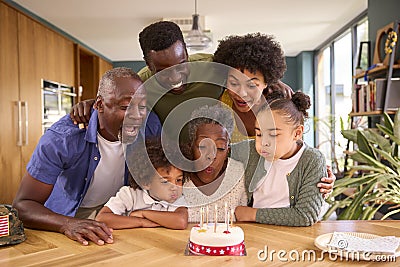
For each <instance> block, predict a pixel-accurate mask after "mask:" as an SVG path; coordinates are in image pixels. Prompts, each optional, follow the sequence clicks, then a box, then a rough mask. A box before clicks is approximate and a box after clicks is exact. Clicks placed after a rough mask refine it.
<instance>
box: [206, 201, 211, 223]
mask: <svg viewBox="0 0 400 267" xmlns="http://www.w3.org/2000/svg"><path fill="white" fill-rule="evenodd" d="M209 212H210V209H209V208H208V205H207V207H206V227H208V213H209Z"/></svg>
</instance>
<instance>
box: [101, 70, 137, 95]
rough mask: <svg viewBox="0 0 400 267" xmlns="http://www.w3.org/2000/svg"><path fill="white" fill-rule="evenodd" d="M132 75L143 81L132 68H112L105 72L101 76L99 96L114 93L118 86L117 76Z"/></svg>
mask: <svg viewBox="0 0 400 267" xmlns="http://www.w3.org/2000/svg"><path fill="white" fill-rule="evenodd" d="M129 77H132V78H133V79H135V80H139V81H142V80H141V79H140V77H139V75H137V74H136V73H135V72H134V71H133V70H132V69H130V68H125V67H118V68H114V69H111V70H109V71H107V72H106V73H104V75H103V76H102V77H101V80H100V83H99V90H98V91H97V96H102V97H105V96H107V95H109V94H112V93H113V92H114V90H115V87H116V79H117V78H129Z"/></svg>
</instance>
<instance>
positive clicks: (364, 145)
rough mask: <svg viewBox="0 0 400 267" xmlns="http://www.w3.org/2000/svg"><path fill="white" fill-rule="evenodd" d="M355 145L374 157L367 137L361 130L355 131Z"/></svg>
mask: <svg viewBox="0 0 400 267" xmlns="http://www.w3.org/2000/svg"><path fill="white" fill-rule="evenodd" d="M357 145H358V149H359V151H361V152H363V153H365V154H367V155H369V156H371V157H374V158H376V157H375V155H374V152H373V151H372V149H371V146H370V144H369V142H368V139H367V138H366V137H365V134H364V133H363V132H362V131H358V132H357Z"/></svg>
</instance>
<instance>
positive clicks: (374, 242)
mask: <svg viewBox="0 0 400 267" xmlns="http://www.w3.org/2000/svg"><path fill="white" fill-rule="evenodd" d="M355 234H357V233H355ZM399 245H400V238H397V237H395V236H383V237H376V238H362V237H358V236H355V235H352V234H351V233H346V232H334V233H333V235H332V238H331V241H330V242H329V244H328V246H329V247H330V248H334V249H338V250H346V251H364V252H371V253H388V254H395V253H396V250H397V249H398V247H399Z"/></svg>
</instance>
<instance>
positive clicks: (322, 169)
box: [231, 140, 327, 226]
mask: <svg viewBox="0 0 400 267" xmlns="http://www.w3.org/2000/svg"><path fill="white" fill-rule="evenodd" d="M231 157H232V158H234V159H236V160H239V161H241V162H243V164H244V165H245V166H246V170H245V183H246V190H247V194H248V199H249V201H251V200H252V196H253V192H254V190H255V187H256V185H257V183H258V182H259V181H260V180H261V179H262V178H263V177H264V176H265V175H266V173H267V172H266V170H265V168H264V158H262V157H260V156H259V154H258V153H257V151H256V149H255V141H254V140H246V141H243V142H240V143H236V144H232V146H231ZM322 177H327V172H326V163H325V157H324V155H323V154H322V153H321V152H320V151H319V150H318V149H315V148H312V147H309V146H306V147H305V150H304V152H303V154H302V156H301V157H300V160H299V162H298V163H297V165H296V167H295V168H294V169H293V171H292V172H291V173H290V175H288V176H287V181H288V185H289V195H290V207H286V208H263V209H258V210H257V215H256V222H259V223H266V224H276V225H287V226H310V225H312V224H314V223H315V222H317V221H318V216H319V213H320V211H321V207H322V205H323V203H324V199H323V197H322V194H321V193H320V192H319V189H318V187H317V183H319V182H320V180H321V178H322Z"/></svg>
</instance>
